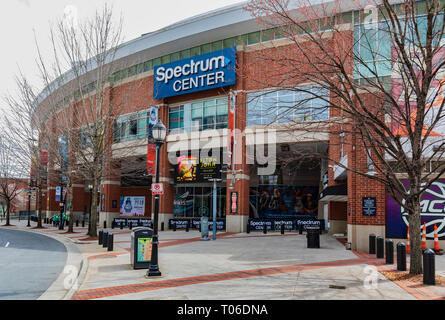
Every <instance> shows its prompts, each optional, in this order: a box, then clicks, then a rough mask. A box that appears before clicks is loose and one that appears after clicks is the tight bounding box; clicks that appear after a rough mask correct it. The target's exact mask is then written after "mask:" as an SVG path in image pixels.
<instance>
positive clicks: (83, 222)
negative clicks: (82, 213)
mask: <svg viewBox="0 0 445 320" xmlns="http://www.w3.org/2000/svg"><path fill="white" fill-rule="evenodd" d="M82 228H85V219H84V220H82Z"/></svg>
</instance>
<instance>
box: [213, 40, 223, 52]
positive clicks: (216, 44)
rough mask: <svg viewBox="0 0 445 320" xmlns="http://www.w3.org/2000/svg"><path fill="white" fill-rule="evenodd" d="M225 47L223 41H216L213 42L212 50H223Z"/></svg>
mask: <svg viewBox="0 0 445 320" xmlns="http://www.w3.org/2000/svg"><path fill="white" fill-rule="evenodd" d="M222 48H223V43H222V41H221V40H220V41H215V42H213V43H212V51H216V50H221V49H222Z"/></svg>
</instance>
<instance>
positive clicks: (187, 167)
mask: <svg viewBox="0 0 445 320" xmlns="http://www.w3.org/2000/svg"><path fill="white" fill-rule="evenodd" d="M197 167H198V157H196V156H180V157H178V163H177V172H176V182H195V181H196V171H197Z"/></svg>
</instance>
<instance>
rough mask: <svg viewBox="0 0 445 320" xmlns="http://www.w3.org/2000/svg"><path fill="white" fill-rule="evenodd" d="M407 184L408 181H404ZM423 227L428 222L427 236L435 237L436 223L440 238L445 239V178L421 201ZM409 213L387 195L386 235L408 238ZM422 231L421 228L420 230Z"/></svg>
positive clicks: (437, 182) (436, 183) (431, 188)
mask: <svg viewBox="0 0 445 320" xmlns="http://www.w3.org/2000/svg"><path fill="white" fill-rule="evenodd" d="M402 182H403V183H404V184H405V185H406V186H407V185H408V182H407V181H406V180H405V181H402ZM420 208H421V214H420V215H421V228H423V223H424V222H425V223H426V237H427V238H428V239H433V238H434V224H436V226H437V232H438V236H439V239H445V230H444V227H445V180H439V181H436V182H434V183H433V185H432V186H431V187H430V188H429V189H428V190H427V191H426V192H425V194H424V196H423V198H422V200H421V202H420ZM407 227H408V213H407V212H406V211H405V210H404V209H403V208H402V207H401V206H399V205H398V204H397V203H396V202H395V201H394V200H393V199H391V197H390V196H389V195H387V196H386V236H387V237H391V238H401V239H406V231H407ZM419 232H420V230H419Z"/></svg>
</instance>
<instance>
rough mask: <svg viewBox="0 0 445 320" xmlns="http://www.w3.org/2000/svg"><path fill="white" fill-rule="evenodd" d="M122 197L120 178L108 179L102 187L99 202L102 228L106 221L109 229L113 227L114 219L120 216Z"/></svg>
mask: <svg viewBox="0 0 445 320" xmlns="http://www.w3.org/2000/svg"><path fill="white" fill-rule="evenodd" d="M120 196H121V181H120V176H119V177H117V176H114V177H107V179H106V180H104V181H103V182H102V184H101V187H100V198H99V202H98V203H99V226H100V227H102V226H103V224H104V221H106V222H107V227H108V226H111V223H112V222H113V219H114V218H118V217H119V216H120Z"/></svg>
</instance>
